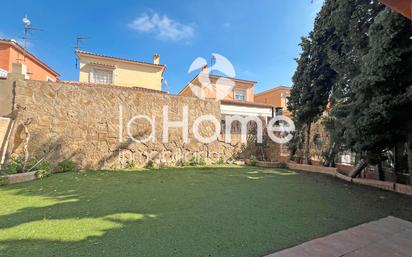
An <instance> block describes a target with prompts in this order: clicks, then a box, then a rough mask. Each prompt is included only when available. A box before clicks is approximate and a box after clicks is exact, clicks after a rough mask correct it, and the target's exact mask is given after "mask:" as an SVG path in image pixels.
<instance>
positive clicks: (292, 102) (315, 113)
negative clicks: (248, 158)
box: [288, 0, 336, 163]
mask: <svg viewBox="0 0 412 257" xmlns="http://www.w3.org/2000/svg"><path fill="white" fill-rule="evenodd" d="M331 3H333V1H332V0H327V1H326V2H325V4H324V5H323V7H322V9H321V11H320V12H319V14H318V15H317V17H316V20H315V26H314V30H313V32H311V33H310V35H309V36H308V37H307V38H302V42H301V44H300V46H301V47H302V53H301V55H300V57H299V59H297V64H298V67H297V69H296V72H295V74H294V75H293V77H292V81H293V88H292V90H291V95H290V98H289V106H288V109H289V110H290V111H291V112H292V113H293V116H294V121H295V125H296V127H297V128H300V129H304V130H305V139H304V142H305V143H304V157H305V162H306V163H310V151H309V150H310V149H309V146H310V130H311V124H312V123H313V122H315V121H316V120H317V119H318V118H319V117H320V116H321V114H322V113H323V111H324V110H325V108H326V105H327V102H328V98H329V92H330V90H331V85H332V84H331V83H330V81H331V80H333V79H334V76H335V75H336V74H335V72H334V71H333V69H331V67H330V64H329V63H328V62H327V53H326V52H325V51H324V50H323V49H324V48H325V47H326V45H328V44H331V42H333V40H332V39H331V36H332V33H331V29H330V26H329V23H328V22H327V19H326V17H328V16H330V14H331Z"/></svg>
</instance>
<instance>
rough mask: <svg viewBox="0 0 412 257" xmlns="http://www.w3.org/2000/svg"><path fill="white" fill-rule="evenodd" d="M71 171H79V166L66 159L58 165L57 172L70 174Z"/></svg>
mask: <svg viewBox="0 0 412 257" xmlns="http://www.w3.org/2000/svg"><path fill="white" fill-rule="evenodd" d="M70 171H78V168H77V164H76V163H75V162H74V161H72V160H70V159H65V160H63V161H61V162H59V163H58V164H57V168H56V172H59V173H61V172H70Z"/></svg>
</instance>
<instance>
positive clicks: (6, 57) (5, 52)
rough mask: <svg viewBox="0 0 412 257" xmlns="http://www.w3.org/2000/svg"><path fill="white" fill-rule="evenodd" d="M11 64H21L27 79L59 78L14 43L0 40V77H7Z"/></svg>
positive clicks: (10, 70)
mask: <svg viewBox="0 0 412 257" xmlns="http://www.w3.org/2000/svg"><path fill="white" fill-rule="evenodd" d="M13 63H20V64H23V66H22V68H23V69H25V70H24V72H25V74H26V78H27V79H32V80H43V81H56V80H57V79H58V77H59V76H60V75H59V73H57V72H56V71H55V70H53V69H52V68H50V66H48V65H47V64H45V63H44V62H42V61H41V60H40V59H39V58H37V57H36V56H34V55H33V54H32V53H30V52H29V51H27V50H26V49H24V48H23V47H22V46H21V45H20V44H18V43H17V42H16V41H14V40H10V39H0V77H7V74H8V73H10V72H12V66H13Z"/></svg>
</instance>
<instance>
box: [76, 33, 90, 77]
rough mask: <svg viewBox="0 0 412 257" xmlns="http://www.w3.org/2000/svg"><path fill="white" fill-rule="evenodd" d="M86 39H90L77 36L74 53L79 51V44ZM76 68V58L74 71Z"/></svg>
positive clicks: (77, 62) (77, 61)
mask: <svg viewBox="0 0 412 257" xmlns="http://www.w3.org/2000/svg"><path fill="white" fill-rule="evenodd" d="M87 39H90V37H87V36H81V35H77V37H76V45H75V46H74V50H75V51H79V50H80V47H81V43H82V42H83V41H84V40H87ZM78 66H79V60H78V58H77V57H76V63H75V67H76V69H77V68H78Z"/></svg>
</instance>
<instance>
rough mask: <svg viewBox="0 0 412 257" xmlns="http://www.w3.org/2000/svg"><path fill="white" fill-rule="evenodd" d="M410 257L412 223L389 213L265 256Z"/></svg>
mask: <svg viewBox="0 0 412 257" xmlns="http://www.w3.org/2000/svg"><path fill="white" fill-rule="evenodd" d="M335 256H336V257H412V222H408V221H405V220H402V219H398V218H395V217H392V216H389V217H386V218H383V219H380V220H377V221H372V222H369V223H365V224H362V225H359V226H356V227H353V228H350V229H347V230H342V231H339V232H337V233H334V234H331V235H328V236H325V237H321V238H318V239H315V240H312V241H309V242H306V243H303V244H301V245H298V246H295V247H292V248H289V249H285V250H282V251H280V252H277V253H274V254H270V255H267V256H265V257H335Z"/></svg>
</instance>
